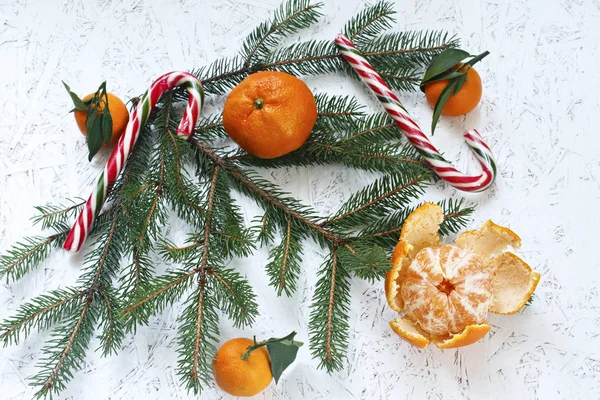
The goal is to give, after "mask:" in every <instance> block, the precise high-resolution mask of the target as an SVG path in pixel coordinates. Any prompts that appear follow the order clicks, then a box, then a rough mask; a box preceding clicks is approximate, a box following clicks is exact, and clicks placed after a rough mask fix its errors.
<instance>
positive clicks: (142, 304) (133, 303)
mask: <svg viewBox="0 0 600 400" xmlns="http://www.w3.org/2000/svg"><path fill="white" fill-rule="evenodd" d="M198 272H199V271H198V270H196V269H192V270H191V271H186V270H173V271H168V272H166V273H165V274H164V275H160V276H157V277H155V278H153V279H151V280H150V281H149V282H148V283H146V284H144V285H142V286H141V287H140V290H139V291H138V292H139V293H138V295H137V296H136V297H135V298H134V299H132V300H130V301H129V302H128V304H127V305H126V306H125V308H124V309H123V311H122V312H121V315H122V317H123V318H124V324H125V327H126V328H127V331H133V330H135V327H136V325H140V324H141V325H148V321H149V318H150V317H151V316H152V315H154V314H158V313H160V312H162V310H164V308H165V307H167V306H169V305H172V304H173V303H174V302H175V301H176V300H177V299H178V298H180V297H181V296H182V295H183V293H185V292H186V290H187V289H189V288H190V287H191V284H192V282H193V280H192V279H191V278H192V277H193V276H194V275H195V274H196V273H198Z"/></svg>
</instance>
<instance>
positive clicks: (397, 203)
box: [320, 175, 426, 231]
mask: <svg viewBox="0 0 600 400" xmlns="http://www.w3.org/2000/svg"><path fill="white" fill-rule="evenodd" d="M425 184H426V183H425V178H424V177H413V176H403V175H392V176H390V175H387V176H384V177H382V178H380V179H379V180H377V181H375V182H374V183H372V184H371V185H368V186H367V187H365V188H364V189H362V190H360V191H359V192H357V193H355V194H354V195H352V196H351V197H350V198H349V199H348V200H347V201H346V202H345V203H344V205H343V206H342V207H341V208H340V209H339V211H338V212H337V214H336V215H334V216H333V217H331V218H329V219H327V220H325V221H323V222H321V224H320V226H322V227H326V226H330V225H331V226H334V227H335V228H336V229H341V230H344V231H347V230H350V229H357V228H360V227H364V226H369V225H372V224H374V223H376V222H377V221H378V220H379V219H380V218H383V217H385V216H386V215H388V214H389V213H390V212H393V211H395V210H398V209H400V210H402V209H404V208H405V207H406V206H407V205H408V204H410V202H412V201H414V200H415V199H416V198H418V197H419V196H420V195H422V194H423V193H424V188H425Z"/></svg>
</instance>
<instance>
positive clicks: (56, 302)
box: [0, 288, 87, 345]
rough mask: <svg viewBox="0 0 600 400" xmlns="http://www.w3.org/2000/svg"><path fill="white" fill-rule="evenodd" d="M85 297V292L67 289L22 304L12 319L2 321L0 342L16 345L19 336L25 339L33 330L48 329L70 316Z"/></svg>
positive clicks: (51, 292) (53, 291)
mask: <svg viewBox="0 0 600 400" xmlns="http://www.w3.org/2000/svg"><path fill="white" fill-rule="evenodd" d="M86 295H87V292H86V291H82V290H77V289H71V288H68V289H58V290H52V291H50V292H49V293H48V294H43V295H40V296H38V297H36V298H34V299H32V300H31V301H30V302H29V303H26V304H23V305H22V306H21V307H20V308H19V309H18V310H17V313H16V314H15V315H14V316H13V317H11V318H8V319H6V320H4V321H2V324H1V325H0V332H1V334H0V340H2V341H3V342H4V344H5V345H8V344H13V343H14V344H16V343H19V341H20V335H21V334H22V335H23V338H27V337H28V336H29V334H30V332H31V329H33V328H37V330H38V331H40V330H43V329H48V328H49V327H50V326H51V325H53V324H56V323H59V322H61V321H62V320H63V319H64V318H65V317H67V316H69V315H72V314H73V313H74V312H75V311H76V309H77V308H78V306H79V305H80V303H79V301H78V300H80V299H81V298H83V297H84V296H86Z"/></svg>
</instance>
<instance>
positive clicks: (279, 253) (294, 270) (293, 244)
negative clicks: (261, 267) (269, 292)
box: [267, 220, 302, 296]
mask: <svg viewBox="0 0 600 400" xmlns="http://www.w3.org/2000/svg"><path fill="white" fill-rule="evenodd" d="M301 240H302V238H301V235H299V233H298V232H296V230H295V229H292V221H291V220H288V221H287V224H286V228H285V231H284V233H283V238H282V240H281V243H280V244H279V245H278V246H276V247H274V248H273V249H271V251H270V252H269V259H270V260H271V261H269V263H268V264H267V274H268V275H269V277H270V279H271V282H270V284H271V286H273V287H274V288H275V289H276V290H277V295H278V296H281V293H282V292H285V294H286V295H287V296H291V295H292V293H294V292H295V291H296V283H297V281H298V277H299V275H300V262H301V261H302V245H301V244H302V243H301Z"/></svg>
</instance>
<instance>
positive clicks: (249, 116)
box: [223, 71, 317, 158]
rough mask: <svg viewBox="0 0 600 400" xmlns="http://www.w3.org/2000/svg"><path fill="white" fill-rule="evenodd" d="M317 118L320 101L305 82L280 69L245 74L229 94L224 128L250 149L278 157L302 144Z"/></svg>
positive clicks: (248, 150) (224, 112) (247, 149)
mask: <svg viewBox="0 0 600 400" xmlns="http://www.w3.org/2000/svg"><path fill="white" fill-rule="evenodd" d="M316 121H317V104H316V102H315V97H314V96H313V94H312V92H311V91H310V89H309V88H308V86H306V84H305V83H304V82H303V81H301V80H300V79H298V78H296V77H295V76H293V75H290V74H287V73H285V72H279V71H263V72H257V73H254V74H251V75H249V76H248V77H246V78H245V79H244V80H243V81H242V82H240V84H239V85H237V86H236V87H235V88H234V89H233V90H232V91H231V93H230V94H229V96H227V100H226V101H225V107H224V109H223V127H224V128H225V131H226V132H227V134H228V135H229V137H231V139H233V141H235V142H236V143H237V144H238V145H239V146H240V147H241V148H242V149H244V150H245V151H246V152H247V153H250V154H252V155H255V156H256V157H260V158H276V157H280V156H282V155H284V154H287V153H290V152H292V151H294V150H297V149H298V148H300V147H301V146H302V145H303V144H304V142H305V141H306V139H308V137H309V136H310V132H311V131H312V128H313V126H314V125H315V122H316Z"/></svg>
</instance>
